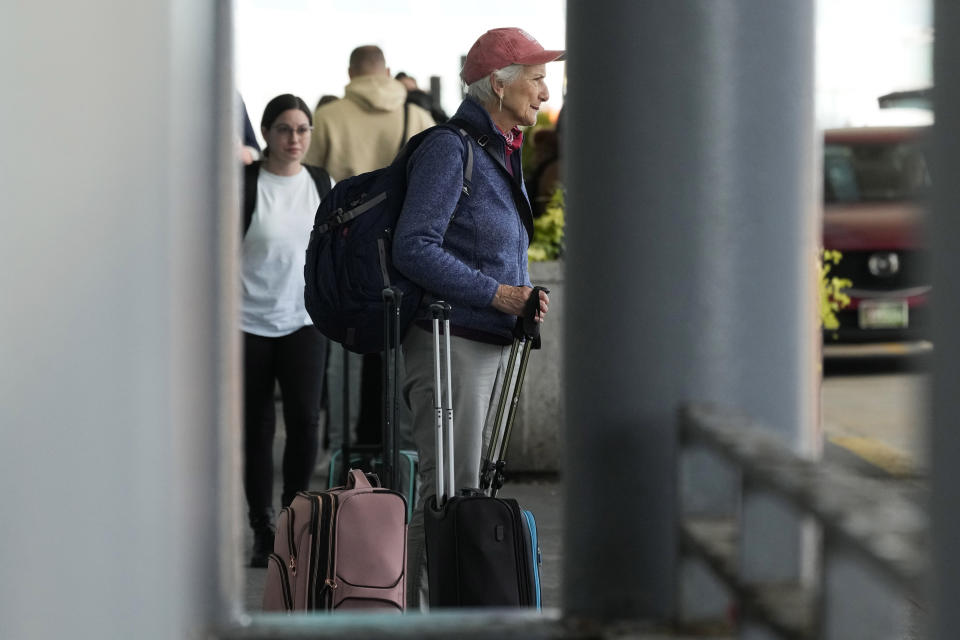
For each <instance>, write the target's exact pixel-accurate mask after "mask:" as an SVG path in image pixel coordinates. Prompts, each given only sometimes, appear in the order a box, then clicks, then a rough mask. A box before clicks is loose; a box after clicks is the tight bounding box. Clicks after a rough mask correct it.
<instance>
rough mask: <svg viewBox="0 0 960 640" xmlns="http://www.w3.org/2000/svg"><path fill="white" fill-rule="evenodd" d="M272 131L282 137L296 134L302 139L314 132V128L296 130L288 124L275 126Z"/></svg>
mask: <svg viewBox="0 0 960 640" xmlns="http://www.w3.org/2000/svg"><path fill="white" fill-rule="evenodd" d="M272 129H273V130H274V131H276V132H277V133H279V134H280V135H281V136H289V135H291V134H293V133H296V134H297V135H298V136H300V137H301V138H302V137H303V136H305V135H307V134H308V133H310V132H311V131H313V127H308V126H306V125H303V126H299V127H297V128H296V129H294V128H293V127H291V126H290V125H288V124H277V125H274V126H273V127H272Z"/></svg>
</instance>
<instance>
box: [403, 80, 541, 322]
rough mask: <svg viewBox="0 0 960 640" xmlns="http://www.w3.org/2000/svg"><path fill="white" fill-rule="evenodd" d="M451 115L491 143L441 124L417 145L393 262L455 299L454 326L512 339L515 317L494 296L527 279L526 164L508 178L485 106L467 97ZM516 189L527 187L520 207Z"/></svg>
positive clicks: (432, 290) (436, 293) (433, 291)
mask: <svg viewBox="0 0 960 640" xmlns="http://www.w3.org/2000/svg"><path fill="white" fill-rule="evenodd" d="M454 118H455V119H456V118H460V119H463V120H466V121H467V122H469V123H470V124H471V125H472V127H473V128H474V129H475V130H476V131H477V132H479V133H483V134H486V138H487V139H486V142H485V146H486V150H484V149H483V148H481V147H480V146H479V144H477V142H476V141H475V140H473V139H472V138H467V139H466V140H464V139H463V138H461V136H460V135H458V134H457V133H456V132H455V131H452V130H450V129H446V128H438V129H436V130H435V131H434V132H433V133H432V134H430V135H429V136H428V137H427V139H426V140H424V142H423V143H422V144H421V145H420V147H419V148H418V149H417V150H416V151H415V152H414V154H413V156H412V157H411V158H410V161H409V163H408V165H407V176H408V179H407V194H406V199H405V200H404V203H403V210H402V212H401V214H400V217H399V219H398V221H397V229H396V232H395V235H394V238H393V263H394V266H396V268H397V269H399V270H400V271H401V272H402V273H403V274H404V275H406V276H407V277H408V278H410V279H411V280H413V281H414V282H416V283H417V284H419V285H420V286H421V287H423V288H424V290H425V291H427V292H428V293H429V294H430V295H431V296H432V297H433V299H440V300H445V301H447V302H449V303H450V305H451V307H452V312H451V316H450V323H451V325H453V326H454V327H458V328H462V329H467V330H470V331H481V332H483V333H487V334H493V335H496V336H499V337H502V338H509V337H510V336H511V329H512V328H513V325H514V323H515V322H516V317H515V316H511V315H508V314H505V313H502V312H500V311H497V310H496V309H494V308H493V307H492V306H490V303H491V301H492V300H493V296H494V294H495V293H496V291H497V286H498V285H500V284H508V285H527V286H530V278H529V276H528V275H527V246H528V245H529V243H530V238H529V234H530V233H531V232H532V228H533V218H532V215H531V213H530V204H529V200H528V199H527V196H526V190H525V189H524V188H523V176H522V173H521V171H520V170H519V169H517V170H516V171H515V175H516V177H514V178H511V176H510V175H509V174H508V173H507V172H506V170H505V164H504V158H505V146H506V141H505V140H504V138H503V136H502V135H501V134H500V133H499V130H498V129H497V128H496V125H494V123H493V120H492V119H491V118H490V114H488V113H487V111H486V109H484V108H483V107H482V106H481V105H480V103H479V102H477V101H475V100H474V99H473V98H470V97H468V98H467V99H466V100H464V101H463V103H462V104H461V105H460V108H459V109H458V110H457V113H456V115H455V116H454ZM464 143H466V144H471V145H473V159H474V168H473V177H472V183H473V184H472V187H473V188H472V190H471V191H470V194H469V195H467V196H463V198H461V193H462V189H463V165H464V159H465V157H466V155H465V153H464V149H465V147H464V146H463V145H464ZM514 155H517V156H519V152H516V153H515V154H514ZM517 160H518V161H519V157H518V158H517ZM519 166H520V163H519V162H517V164H515V165H514V167H519ZM511 181H514V183H515V184H514V186H513V188H511ZM514 189H516V190H519V191H520V192H521V193H522V198H523V199H522V201H521V203H520V209H519V210H518V208H517V203H516V199H515V197H514ZM458 202H459V206H458ZM429 297H430V296H428V298H429Z"/></svg>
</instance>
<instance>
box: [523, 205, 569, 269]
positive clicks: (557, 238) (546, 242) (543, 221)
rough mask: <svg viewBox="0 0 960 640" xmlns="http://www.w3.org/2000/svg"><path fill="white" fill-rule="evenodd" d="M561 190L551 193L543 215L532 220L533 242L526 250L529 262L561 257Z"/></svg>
mask: <svg viewBox="0 0 960 640" xmlns="http://www.w3.org/2000/svg"><path fill="white" fill-rule="evenodd" d="M563 211H564V207H563V189H562V188H560V189H557V190H556V191H554V192H553V197H551V198H550V202H549V204H547V207H546V209H545V210H544V212H543V215H542V216H540V217H539V218H534V220H533V242H531V243H530V247H529V249H527V259H528V260H530V261H531V262H545V261H547V260H556V259H557V258H559V257H561V256H562V255H563V248H564V247H563V227H564V220H563Z"/></svg>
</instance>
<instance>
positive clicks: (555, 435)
mask: <svg viewBox="0 0 960 640" xmlns="http://www.w3.org/2000/svg"><path fill="white" fill-rule="evenodd" d="M529 271H530V281H531V282H533V283H534V284H535V285H543V286H545V287H547V288H548V289H550V313H549V315H548V316H547V320H546V322H545V323H544V326H543V330H542V331H541V334H540V336H541V341H542V343H543V348H542V349H540V350H538V351H533V352H531V354H530V363H529V365H528V367H527V375H526V378H525V379H524V383H523V393H522V394H521V397H520V406H519V407H518V409H517V419H516V423H515V424H514V429H513V435H512V436H511V440H510V448H509V450H508V452H507V473H508V474H509V473H510V472H524V473H556V472H559V471H560V454H561V451H562V449H561V447H562V446H563V442H562V439H563V434H564V421H565V416H566V411H565V405H564V401H565V398H564V393H563V389H564V371H563V361H564V357H563V335H564V313H563V310H564V263H563V261H551V262H531V263H530V264H529Z"/></svg>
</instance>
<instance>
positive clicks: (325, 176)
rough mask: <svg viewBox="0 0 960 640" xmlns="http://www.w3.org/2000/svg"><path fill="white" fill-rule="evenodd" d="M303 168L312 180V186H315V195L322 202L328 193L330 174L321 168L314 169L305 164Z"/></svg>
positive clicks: (314, 167)
mask: <svg viewBox="0 0 960 640" xmlns="http://www.w3.org/2000/svg"><path fill="white" fill-rule="evenodd" d="M303 168H304V169H306V170H307V173H309V174H310V177H311V178H313V184H315V185H316V186H317V193H318V194H319V195H320V199H321V200H323V199H324V198H326V197H327V194H328V193H330V174H329V173H327V172H326V170H325V169H323V168H322V167H316V166H314V165H312V164H305V165H303Z"/></svg>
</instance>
